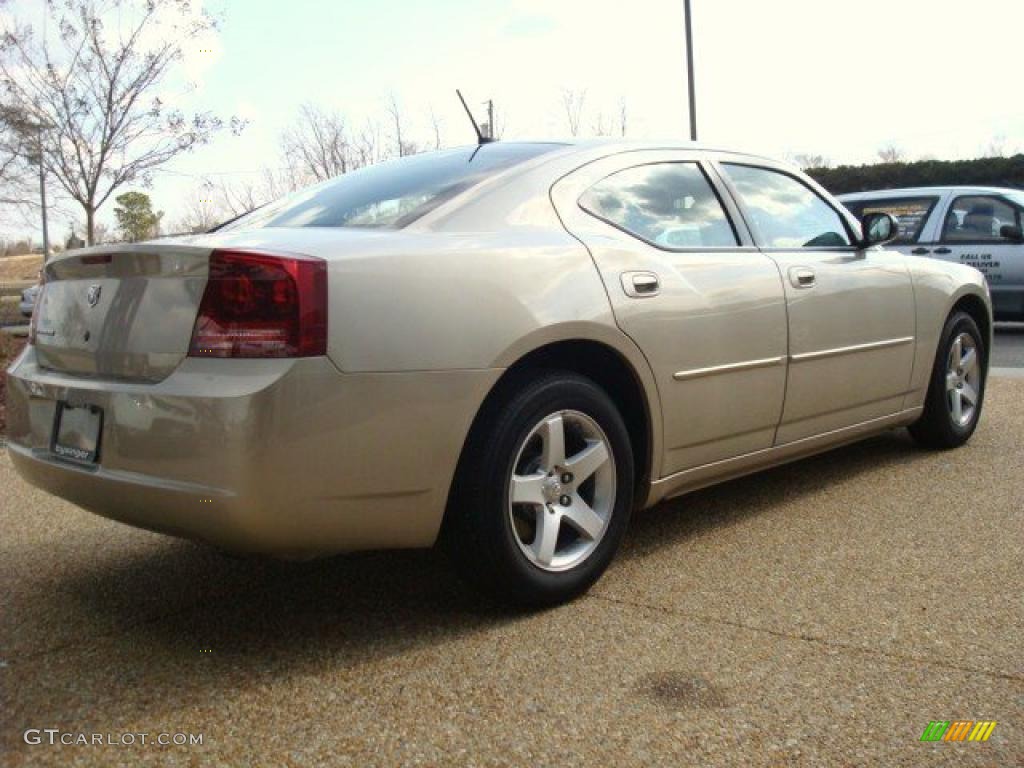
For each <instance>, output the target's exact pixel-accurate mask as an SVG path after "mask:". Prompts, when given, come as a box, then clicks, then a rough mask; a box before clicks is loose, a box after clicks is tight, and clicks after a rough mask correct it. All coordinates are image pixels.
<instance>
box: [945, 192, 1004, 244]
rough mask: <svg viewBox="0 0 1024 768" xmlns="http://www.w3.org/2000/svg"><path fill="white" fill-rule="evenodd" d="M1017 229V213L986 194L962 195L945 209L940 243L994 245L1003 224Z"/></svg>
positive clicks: (1002, 202)
mask: <svg viewBox="0 0 1024 768" xmlns="http://www.w3.org/2000/svg"><path fill="white" fill-rule="evenodd" d="M1008 224H1009V225H1011V226H1020V224H1021V213H1020V210H1019V209H1017V208H1015V207H1014V206H1012V205H1011V204H1010V203H1009V202H1007V201H1006V200H1003V199H1002V198H999V197H992V196H990V195H964V196H961V197H958V198H956V199H955V200H954V201H953V204H952V205H951V206H949V212H948V213H947V214H946V220H945V221H944V222H943V224H942V240H943V242H948V243H995V242H1002V241H1003V240H1004V238H1003V237H1002V235H1000V234H999V231H1000V230H1001V229H1002V228H1003V227H1004V226H1006V225H1008Z"/></svg>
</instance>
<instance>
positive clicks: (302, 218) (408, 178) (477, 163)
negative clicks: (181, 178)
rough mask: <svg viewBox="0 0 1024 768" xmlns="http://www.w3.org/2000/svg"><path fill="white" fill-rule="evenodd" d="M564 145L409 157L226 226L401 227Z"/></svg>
mask: <svg viewBox="0 0 1024 768" xmlns="http://www.w3.org/2000/svg"><path fill="white" fill-rule="evenodd" d="M559 146H561V145H559V144H539V143H538V144H526V143H522V144H515V143H511V144H503V143H500V142H495V143H494V144H484V145H482V146H479V147H461V148H458V149H447V150H441V151H439V152H429V153H425V154H422V155H410V156H409V157H402V158H399V159H397V160H391V161H389V162H386V163H380V164H379V165H374V166H370V167H368V168H361V169H359V170H358V171H352V172H351V173H346V174H345V175H344V176H339V177H338V178H335V179H331V180H329V181H325V182H323V183H321V184H317V185H316V186H312V187H307V188H306V189H303V190H300V191H298V192H295V193H294V194H291V195H288V196H287V197H283V198H281V199H280V200H277V201H276V202H273V203H269V204H268V205H265V206H263V207H262V208H258V209H256V210H255V211H252V212H251V213H247V214H246V215H244V216H242V217H241V218H238V219H236V220H234V221H232V222H229V223H228V224H225V225H224V226H222V227H221V230H222V231H227V230H232V229H254V228H262V227H358V228H391V229H399V228H401V227H404V226H406V225H407V224H410V223H412V222H413V221H415V220H416V219H418V218H419V217H421V216H423V215H424V214H425V213H427V212H428V211H430V210H432V209H434V208H436V207H437V206H439V205H441V204H442V203H444V202H445V201H447V200H450V199H451V198H453V197H455V196H456V195H457V194H459V193H460V192H464V191H465V190H467V189H469V188H471V187H473V186H475V185H477V184H479V183H480V182H481V181H483V180H484V179H485V178H487V177H488V176H493V175H494V174H496V173H498V172H500V171H503V170H506V169H507V168H511V167H512V166H514V165H517V164H519V163H523V162H526V161H527V160H531V159H532V158H535V157H538V156H539V155H542V154H544V153H545V152H550V151H552V150H553V149H556V148H558V147H559Z"/></svg>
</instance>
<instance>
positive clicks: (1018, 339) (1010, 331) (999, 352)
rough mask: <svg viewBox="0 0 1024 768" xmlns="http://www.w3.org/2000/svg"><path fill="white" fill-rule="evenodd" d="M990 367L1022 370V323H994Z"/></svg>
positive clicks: (1023, 336)
mask: <svg viewBox="0 0 1024 768" xmlns="http://www.w3.org/2000/svg"><path fill="white" fill-rule="evenodd" d="M992 366H993V367H995V368H1024V323H996V334H995V344H994V346H993V350H992Z"/></svg>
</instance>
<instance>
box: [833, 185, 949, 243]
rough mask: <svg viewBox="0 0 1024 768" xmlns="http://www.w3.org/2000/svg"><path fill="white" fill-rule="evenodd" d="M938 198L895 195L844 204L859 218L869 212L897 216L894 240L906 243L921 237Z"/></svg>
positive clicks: (913, 241) (914, 241)
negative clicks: (897, 227)
mask: <svg viewBox="0 0 1024 768" xmlns="http://www.w3.org/2000/svg"><path fill="white" fill-rule="evenodd" d="M938 200H939V198H937V197H900V198H895V197H893V198H886V199H884V200H851V201H850V202H848V203H844V205H846V207H847V208H848V209H849V211H850V213H852V214H853V215H854V216H856V217H857V218H858V219H863V218H864V216H865V215H867V214H869V213H888V214H889V215H891V216H895V217H896V220H897V221H899V230H898V231H899V234H898V235H897V237H896V239H895V240H894V241H893V242H894V243H896V244H904V245H905V244H908V243H916V242H917V241H918V239H919V238H920V237H921V230H923V229H924V225H925V222H926V221H928V216H930V215H931V212H932V209H933V208H934V207H935V203H937V202H938Z"/></svg>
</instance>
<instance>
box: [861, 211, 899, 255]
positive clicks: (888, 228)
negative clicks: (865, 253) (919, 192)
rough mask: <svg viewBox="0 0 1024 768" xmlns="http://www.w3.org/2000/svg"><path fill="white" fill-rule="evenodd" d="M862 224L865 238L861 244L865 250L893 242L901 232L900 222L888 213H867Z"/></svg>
mask: <svg viewBox="0 0 1024 768" xmlns="http://www.w3.org/2000/svg"><path fill="white" fill-rule="evenodd" d="M860 224H861V229H862V230H863V232H864V238H863V239H862V240H861V242H860V244H861V246H863V247H864V248H867V247H869V246H872V245H883V244H884V243H888V242H891V241H893V240H895V239H896V237H897V236H898V235H899V232H900V230H899V226H900V223H899V221H898V220H897V219H896V217H895V216H893V215H891V214H888V213H866V214H864V218H862V219H861V220H860Z"/></svg>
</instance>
